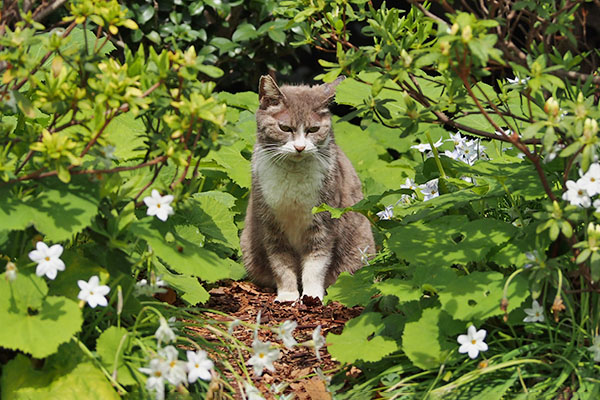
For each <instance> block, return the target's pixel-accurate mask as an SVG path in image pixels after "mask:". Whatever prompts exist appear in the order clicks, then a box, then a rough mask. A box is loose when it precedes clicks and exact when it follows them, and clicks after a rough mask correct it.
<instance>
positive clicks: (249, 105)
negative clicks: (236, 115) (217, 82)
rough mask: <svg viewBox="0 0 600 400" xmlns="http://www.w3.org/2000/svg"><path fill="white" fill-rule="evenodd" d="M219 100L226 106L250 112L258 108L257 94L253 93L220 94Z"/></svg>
mask: <svg viewBox="0 0 600 400" xmlns="http://www.w3.org/2000/svg"><path fill="white" fill-rule="evenodd" d="M219 99H220V100H222V101H224V102H225V103H227V105H228V106H234V107H239V108H243V109H245V110H248V111H252V112H254V111H256V109H257V108H258V94H256V93H254V92H239V93H228V92H220V93H219Z"/></svg>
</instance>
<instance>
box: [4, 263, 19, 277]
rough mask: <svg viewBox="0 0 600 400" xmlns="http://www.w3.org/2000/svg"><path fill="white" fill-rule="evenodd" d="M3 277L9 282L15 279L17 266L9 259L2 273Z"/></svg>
mask: <svg viewBox="0 0 600 400" xmlns="http://www.w3.org/2000/svg"><path fill="white" fill-rule="evenodd" d="M4 277H5V278H6V280H7V281H9V282H13V281H14V280H15V279H17V266H16V265H15V263H14V262H12V261H9V262H7V263H6V272H5V273H4Z"/></svg>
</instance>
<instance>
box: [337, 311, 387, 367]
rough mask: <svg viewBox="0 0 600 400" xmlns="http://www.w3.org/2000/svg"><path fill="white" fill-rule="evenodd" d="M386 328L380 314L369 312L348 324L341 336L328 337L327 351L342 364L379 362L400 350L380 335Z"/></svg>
mask: <svg viewBox="0 0 600 400" xmlns="http://www.w3.org/2000/svg"><path fill="white" fill-rule="evenodd" d="M384 328H385V325H384V324H383V322H382V316H381V314H379V313H374V312H367V313H364V314H361V315H359V316H358V317H356V318H354V319H351V320H350V321H348V322H347V323H346V327H345V328H344V331H343V332H342V333H341V334H340V335H336V334H334V333H330V334H328V335H327V343H329V346H328V347H327V350H328V351H329V353H330V354H331V355H332V357H334V358H335V359H336V360H338V361H339V362H341V363H353V362H355V361H357V360H362V361H366V362H374V361H379V360H381V359H382V358H383V357H385V356H387V355H388V354H390V353H393V352H394V351H396V350H398V344H397V343H396V341H395V340H393V339H390V338H387V337H383V336H380V335H378V333H379V332H380V331H381V330H382V329H384Z"/></svg>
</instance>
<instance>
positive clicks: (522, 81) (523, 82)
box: [506, 76, 529, 84]
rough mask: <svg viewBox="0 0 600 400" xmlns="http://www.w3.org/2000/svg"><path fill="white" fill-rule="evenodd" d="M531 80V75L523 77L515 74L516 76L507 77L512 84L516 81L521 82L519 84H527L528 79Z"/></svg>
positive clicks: (507, 80)
mask: <svg viewBox="0 0 600 400" xmlns="http://www.w3.org/2000/svg"><path fill="white" fill-rule="evenodd" d="M528 80H529V77H525V78H523V79H521V78H519V77H517V76H515V77H514V78H512V79H511V78H506V82H508V83H510V84H515V83H519V84H525V83H527V81H528Z"/></svg>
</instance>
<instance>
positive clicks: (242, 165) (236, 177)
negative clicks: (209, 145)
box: [206, 140, 251, 188]
mask: <svg viewBox="0 0 600 400" xmlns="http://www.w3.org/2000/svg"><path fill="white" fill-rule="evenodd" d="M245 148H246V143H245V142H244V141H241V140H240V141H237V142H235V143H233V144H231V145H229V146H221V148H219V150H212V151H211V152H210V153H209V154H208V156H206V160H214V161H215V162H216V163H217V164H219V165H220V166H222V167H223V168H225V170H226V171H227V174H228V175H229V177H230V178H231V179H232V180H233V181H234V182H235V183H237V184H238V185H239V186H241V187H243V188H249V187H250V181H251V175H250V161H248V160H246V159H245V158H244V156H242V154H241V151H242V150H243V149H245Z"/></svg>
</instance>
